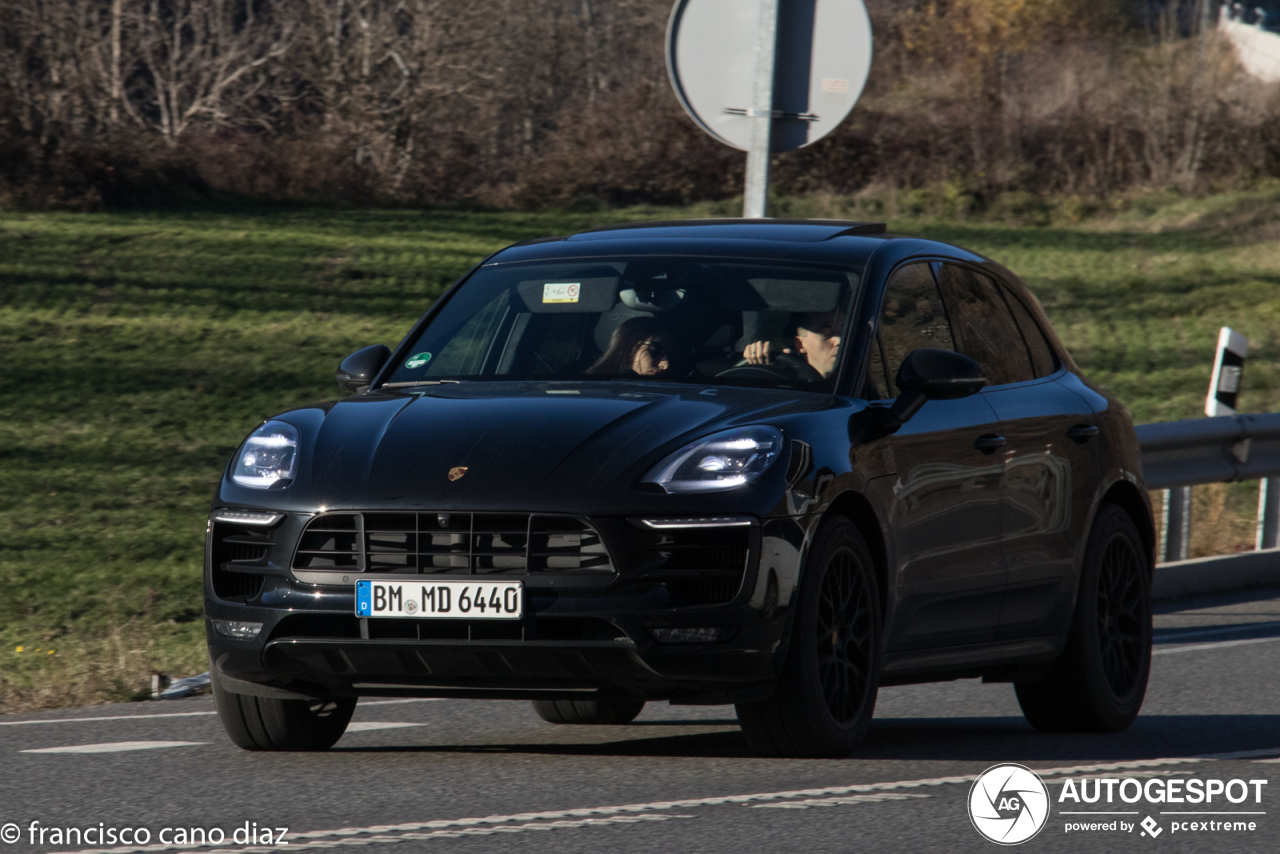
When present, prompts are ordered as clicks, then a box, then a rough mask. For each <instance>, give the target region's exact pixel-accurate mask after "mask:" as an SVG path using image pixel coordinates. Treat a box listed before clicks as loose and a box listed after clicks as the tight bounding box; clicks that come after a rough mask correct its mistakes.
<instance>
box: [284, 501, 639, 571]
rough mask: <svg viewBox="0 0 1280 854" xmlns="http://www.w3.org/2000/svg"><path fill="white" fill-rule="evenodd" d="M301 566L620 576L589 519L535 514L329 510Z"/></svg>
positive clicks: (303, 546) (314, 526)
mask: <svg viewBox="0 0 1280 854" xmlns="http://www.w3.org/2000/svg"><path fill="white" fill-rule="evenodd" d="M293 568H294V569H297V570H306V571H315V570H332V571H335V572H375V573H393V574H400V573H404V574H412V575H525V574H532V573H540V572H549V573H557V574H570V575H578V574H590V575H600V574H612V573H613V571H614V569H613V563H612V561H611V560H610V558H609V551H608V549H606V548H605V545H604V540H602V539H601V537H600V534H599V532H597V531H596V530H595V528H593V527H592V526H591V525H590V524H589V523H588V522H587V521H586V520H584V519H579V518H577V517H574V516H551V515H545V514H536V513H535V514H528V513H444V512H408V513H404V512H401V513H386V512H365V513H326V514H324V515H321V516H317V517H316V518H314V519H312V520H311V522H310V523H309V524H308V525H307V528H306V531H305V532H303V535H302V538H301V540H300V541H299V542H298V549H297V552H296V553H295V555H294V558H293Z"/></svg>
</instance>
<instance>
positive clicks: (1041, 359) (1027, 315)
mask: <svg viewBox="0 0 1280 854" xmlns="http://www.w3.org/2000/svg"><path fill="white" fill-rule="evenodd" d="M1000 291H1001V293H1003V294H1004V299H1005V302H1007V303H1008V304H1009V309H1010V310H1011V311H1012V312H1013V319H1014V320H1015V321H1017V323H1018V328H1019V329H1020V330H1022V338H1023V340H1024V341H1026V343H1027V352H1028V353H1029V354H1030V355H1031V369H1032V370H1033V371H1034V372H1035V375H1036V376H1037V377H1047V376H1049V374H1051V373H1053V372H1054V371H1056V370H1058V357H1057V356H1055V355H1054V354H1053V347H1052V346H1051V345H1050V344H1049V341H1048V339H1046V338H1045V335H1044V330H1042V329H1041V328H1040V324H1038V323H1036V320H1035V318H1034V317H1032V315H1031V312H1030V311H1029V310H1028V309H1027V307H1026V305H1025V304H1024V303H1023V302H1022V299H1021V298H1020V297H1019V296H1018V295H1017V294H1016V293H1014V292H1013V289H1012V288H1009V287H1005V286H1002V287H1001V288H1000Z"/></svg>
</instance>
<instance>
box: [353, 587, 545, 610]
mask: <svg viewBox="0 0 1280 854" xmlns="http://www.w3.org/2000/svg"><path fill="white" fill-rule="evenodd" d="M356 616H357V617H398V618H401V619H403V618H405V617H412V618H417V619H434V620H518V619H520V618H521V617H522V616H524V596H523V595H522V591H521V585H520V582H519V581H374V580H373V579H363V578H362V579H360V580H359V581H357V582H356Z"/></svg>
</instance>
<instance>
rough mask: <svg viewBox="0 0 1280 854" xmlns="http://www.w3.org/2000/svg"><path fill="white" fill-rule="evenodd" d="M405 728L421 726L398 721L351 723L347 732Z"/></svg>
mask: <svg viewBox="0 0 1280 854" xmlns="http://www.w3.org/2000/svg"><path fill="white" fill-rule="evenodd" d="M407 726H423V724H409V723H401V722H398V721H352V722H351V723H349V724H347V732H373V731H374V730H376V729H403V728H404V727H407Z"/></svg>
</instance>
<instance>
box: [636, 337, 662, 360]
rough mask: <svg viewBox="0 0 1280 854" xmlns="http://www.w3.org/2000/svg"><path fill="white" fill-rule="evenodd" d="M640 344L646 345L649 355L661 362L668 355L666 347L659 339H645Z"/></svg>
mask: <svg viewBox="0 0 1280 854" xmlns="http://www.w3.org/2000/svg"><path fill="white" fill-rule="evenodd" d="M640 346H641V347H644V348H645V349H646V350H648V351H649V356H650V357H651V358H652V359H653V360H654V361H655V362H661V361H662V360H663V359H665V358H666V357H667V350H666V348H665V347H663V346H662V345H661V344H659V343H658V342H657V341H645V342H644V343H643V344H641V345H640Z"/></svg>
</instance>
